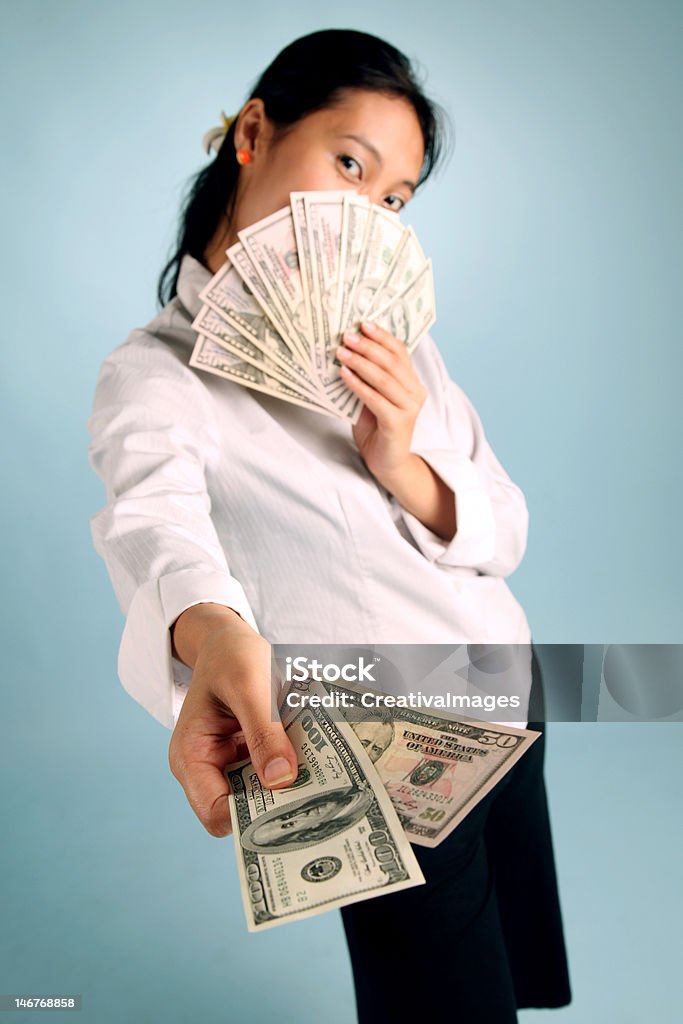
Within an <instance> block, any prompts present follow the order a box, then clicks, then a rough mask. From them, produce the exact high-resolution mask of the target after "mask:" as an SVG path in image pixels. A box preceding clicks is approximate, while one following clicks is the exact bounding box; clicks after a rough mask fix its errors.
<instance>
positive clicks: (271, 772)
mask: <svg viewBox="0 0 683 1024" xmlns="http://www.w3.org/2000/svg"><path fill="white" fill-rule="evenodd" d="M293 774H294V773H293V771H292V768H291V766H290V763H289V761H287V760H286V759H285V758H284V757H274V758H273V760H272V761H269V762H268V764H267V765H266V770H265V771H264V773H263V776H264V778H265V780H266V782H267V783H268V785H269V786H277V784H278V782H285V781H286V780H287V779H291V778H292V776H293Z"/></svg>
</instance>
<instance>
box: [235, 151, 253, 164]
mask: <svg viewBox="0 0 683 1024" xmlns="http://www.w3.org/2000/svg"><path fill="white" fill-rule="evenodd" d="M235 155H236V156H237V163H238V164H241V165H242V166H243V165H244V164H250V163H251V161H252V160H253V157H252V155H251V153H250V152H249V150H248V149H238V150H237V153H236V154H235Z"/></svg>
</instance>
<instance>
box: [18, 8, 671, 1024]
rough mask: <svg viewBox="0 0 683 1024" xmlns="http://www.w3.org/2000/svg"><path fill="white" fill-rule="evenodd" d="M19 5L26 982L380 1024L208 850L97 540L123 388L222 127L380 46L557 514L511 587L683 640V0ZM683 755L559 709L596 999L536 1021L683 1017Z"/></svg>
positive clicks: (462, 310) (566, 833) (450, 254)
mask: <svg viewBox="0 0 683 1024" xmlns="http://www.w3.org/2000/svg"><path fill="white" fill-rule="evenodd" d="M0 10H1V12H2V14H1V18H2V26H1V27H2V33H1V34H2V44H1V46H2V50H1V53H0V68H1V74H2V95H3V110H2V149H3V168H2V189H1V191H0V202H1V203H2V229H3V238H4V244H3V249H2V260H3V271H2V283H3V286H4V299H3V311H2V319H3V325H4V332H3V333H4V343H5V353H6V354H5V362H6V364H7V365H8V367H9V372H8V373H5V374H4V388H3V400H2V406H1V416H2V431H1V433H0V444H2V448H3V456H4V465H5V470H4V475H5V480H6V484H7V487H6V492H5V499H4V501H3V503H2V510H1V515H2V532H3V536H4V538H5V542H6V548H5V556H4V573H3V576H4V581H5V595H4V600H3V609H2V622H3V627H4V641H3V649H4V675H5V685H4V697H3V702H2V710H1V716H2V717H1V721H0V732H1V735H0V741H1V746H0V750H1V757H2V807H1V809H0V810H1V814H2V825H3V842H2V847H1V849H0V878H1V879H2V900H1V905H2V920H3V928H2V935H1V938H0V943H1V946H2V948H1V949H0V992H4V993H12V992H22V991H28V990H31V991H32V992H34V993H35V992H38V993H41V992H42V993H45V994H48V993H50V992H52V991H56V992H58V993H62V992H83V993H84V1004H85V1009H84V1011H83V1014H82V1016H81V1018H80V1019H81V1020H83V1021H88V1022H90V1021H92V1022H97V1024H108V1022H117V1024H118V1022H120V1021H121V1020H124V1019H127V1020H131V1021H135V1022H137V1021H161V1020H163V1021H166V1022H169V1024H177V1022H181V1021H197V1020H201V1021H204V1022H207V1024H212V1022H218V1021H239V1022H240V1024H260V1022H262V1021H267V1020H273V1019H276V1020H279V1021H297V1022H302V1024H307V1022H309V1021H311V1022H312V1021H314V1020H319V1019H325V1020H326V1021H327V1022H329V1024H351V1022H352V1021H353V1010H352V993H351V980H350V971H349V968H348V964H347V956H346V951H345V947H344V943H343V936H342V931H341V925H340V922H339V919H338V916H337V915H336V914H328V915H325V916H322V917H318V918H314V919H312V920H310V921H307V922H302V923H300V924H296V925H291V926H289V927H287V928H282V929H276V930H274V931H272V932H269V933H268V934H265V935H261V936H249V935H247V933H246V930H245V927H244V923H243V915H242V909H241V905H240V901H239V888H238V883H237V878H236V872H235V866H234V859H233V853H232V841H231V840H224V841H220V842H219V841H216V840H214V839H211V838H210V837H209V836H208V835H206V834H204V833H203V831H202V829H201V826H199V825H198V823H197V822H196V820H195V819H194V817H193V815H192V812H191V811H190V809H189V806H187V805H186V803H185V801H184V797H183V795H182V792H181V790H180V788H179V787H178V786H177V783H176V782H175V780H174V779H173V778H172V777H171V775H170V773H169V772H168V769H167V764H166V756H167V744H168V738H169V734H168V733H167V732H166V731H164V730H163V729H162V728H161V727H160V726H158V725H157V724H156V723H155V722H154V721H153V720H152V719H151V718H149V717H148V716H146V715H145V714H144V713H143V712H142V711H141V710H140V709H139V708H138V707H137V706H136V705H135V704H134V703H133V702H132V701H131V700H130V699H129V698H128V697H127V696H126V695H125V694H124V692H123V691H122V689H121V688H120V687H119V685H118V683H117V681H116V667H115V666H116V650H117V646H118V639H119V635H120V629H121V615H120V612H119V610H118V607H117V605H116V603H115V600H114V597H113V594H112V591H111V587H110V585H109V581H108V579H107V577H106V573H105V570H104V567H103V566H102V564H101V563H100V562H99V560H98V558H97V556H96V555H95V554H94V552H93V550H92V548H91V544H90V536H89V528H88V517H89V516H90V515H92V514H93V513H94V512H95V511H96V510H97V509H98V508H99V507H100V505H101V504H102V500H103V494H102V490H101V487H100V484H99V482H98V480H97V479H96V478H95V476H94V475H93V474H92V473H91V471H90V470H89V468H88V465H87V462H86V448H87V443H88V438H87V434H86V429H85V423H86V419H87V416H88V414H89V409H90V403H91V400H92V394H93V390H94V385H95V379H96V374H97V371H98V368H99V365H100V362H101V360H102V359H103V357H104V355H105V354H106V353H107V352H108V351H110V350H111V349H112V348H113V347H114V346H115V345H117V344H119V343H120V342H121V341H123V339H124V338H125V336H126V335H127V333H128V331H129V330H130V329H131V328H132V327H133V326H137V325H142V324H144V323H145V322H146V321H147V320H148V319H149V318H150V317H151V315H152V314H153V312H154V309H155V304H154V291H155V281H156V276H157V274H158V271H159V269H160V267H161V264H162V262H163V260H164V257H165V254H166V251H167V248H168V246H169V245H170V243H171V240H172V237H173V233H174V230H175V223H176V213H177V207H178V201H179V195H180V190H181V187H182V185H183V183H184V181H185V180H186V178H187V177H188V175H189V174H190V173H192V172H193V171H194V170H196V169H198V167H199V166H200V165H201V163H202V160H203V155H202V152H201V149H200V139H201V135H202V133H203V132H204V131H205V130H206V129H207V128H209V127H210V126H211V125H213V124H216V123H217V119H218V115H219V113H220V110H221V109H222V108H223V109H225V110H226V112H228V113H231V112H234V111H236V110H237V109H238V108H239V105H240V103H241V102H242V100H243V98H244V95H245V93H246V91H247V88H248V87H249V86H250V85H251V83H252V81H253V79H254V78H255V77H256V76H257V74H258V73H259V72H260V70H261V69H262V68H263V67H264V66H265V65H266V64H267V63H268V62H269V61H270V59H271V58H272V57H273V56H274V55H275V53H276V52H277V51H278V50H279V49H280V48H281V47H282V46H284V45H285V44H286V43H287V42H289V41H290V40H292V39H293V38H295V37H296V36H298V35H301V34H303V33H305V32H308V31H312V30H314V29H317V28H322V27H331V26H340V25H341V26H352V27H356V28H362V29H365V30H367V31H372V32H375V33H377V34H380V35H384V36H386V37H387V38H389V39H390V40H391V41H393V42H394V43H396V44H397V45H398V46H400V47H401V48H403V49H404V50H406V51H407V52H408V53H409V54H410V55H411V56H416V57H417V58H418V59H419V60H420V61H421V63H422V64H423V66H424V67H425V69H426V70H427V72H428V87H429V89H430V90H431V92H432V93H433V94H434V95H435V96H436V98H438V99H440V100H441V101H442V102H443V103H444V104H445V105H446V106H447V107H448V109H449V110H450V112H451V115H452V119H453V122H454V124H455V132H456V148H455V153H454V156H453V158H452V160H451V163H450V165H449V166H448V169H447V170H446V171H445V172H444V173H442V175H441V176H440V177H439V178H438V179H437V180H435V181H433V182H432V183H430V184H429V185H428V186H427V189H426V191H425V192H424V193H423V194H421V195H419V198H418V199H417V200H416V202H415V203H414V205H413V204H411V208H409V209H410V212H409V215H408V216H407V219H408V220H409V221H411V222H412V223H413V224H414V226H415V228H416V230H417V232H418V235H419V237H420V239H421V241H422V242H423V244H424V247H425V249H426V250H427V252H428V253H429V254H431V256H432V257H433V260H434V267H435V276H436V287H437V302H438V317H439V319H438V324H437V327H436V328H435V330H434V335H435V337H436V339H437V341H438V342H439V344H440V346H441V348H442V350H443V352H444V354H445V357H446V359H447V362H448V365H449V367H450V369H451V372H452V374H453V376H454V377H455V379H456V380H458V382H459V383H460V384H461V385H462V386H463V387H464V388H465V390H466V391H467V392H468V394H469V395H470V396H471V398H472V399H473V401H474V403H475V405H476V406H477V408H478V410H479V412H480V414H481V416H482V418H483V421H484V424H485V426H486V429H487V433H488V436H489V439H490V440H491V443H492V445H493V447H494V450H495V451H496V452H497V454H498V455H499V457H500V458H501V460H502V462H503V464H504V465H505V466H506V468H507V469H508V471H509V472H510V474H511V476H512V477H513V479H515V480H516V481H517V482H518V483H519V484H520V485H521V486H522V487H523V489H524V491H525V493H526V495H527V499H528V503H529V507H530V512H531V533H530V541H529V547H528V551H527V555H526V558H525V561H524V563H523V565H522V567H521V568H520V569H519V570H518V572H517V573H516V574H515V575H514V577H513V579H512V581H511V583H512V586H513V589H514V590H515V592H516V594H517V595H518V596H519V598H520V599H521V600H522V602H523V604H524V606H525V608H526V610H527V613H528V617H529V620H530V622H531V624H532V630H533V634H534V639H535V640H536V641H538V642H542V643H552V642H575V643H607V642H619V643H629V642H631V643H634V642H641V643H646V642H647V643H655V642H680V640H681V639H682V638H681V629H680V616H681V601H680V596H679V585H680V582H679V581H680V578H681V568H682V565H681V545H680V542H679V532H680V528H679V516H680V507H681V478H680V476H681V474H680V467H681V462H682V459H681V434H682V432H681V422H680V415H679V412H678V407H679V403H680V387H681V370H682V367H681V355H680V352H681V345H680V328H679V320H680V301H679V295H680V283H681V279H682V274H681V271H682V267H681V245H680V239H681V229H682V227H683V225H682V223H681V221H682V216H681V211H682V206H681V164H682V161H681V157H682V153H681V148H682V143H681V133H680V121H679V117H680V110H681V99H682V97H681V84H682V82H681V78H682V76H681V62H680V54H681V43H682V42H683V40H682V38H681V37H682V35H683V32H682V20H683V15H682V12H681V6H680V3H677V2H671V3H666V2H658V3H657V2H645V0H642V2H639V3H638V2H632V0H629V2H625V0H624V2H608V0H602V2H600V3H594V2H592V3H587V2H584V0H582V2H571V3H570V2H562V3H559V2H553V3H548V2H547V0H538V2H532V0H520V2H517V3H514V4H513V3H500V2H495V3H494V2H490V3H485V2H480V3H462V2H459V3H457V2H450V3H443V4H440V3H437V2H435V0H427V2H425V3H421V4H415V3H413V2H412V0H411V2H407V0H393V2H387V0H376V2H375V3H374V4H373V5H369V4H368V3H367V2H363V3H358V2H350V3H347V4H345V5H340V6H338V7H332V6H326V5H324V4H316V5H311V4H310V3H308V2H305V3H304V2H301V0H295V2H289V3H287V4H282V3H276V2H275V0H261V2H260V3H258V4H239V5H238V4H235V3H232V4H231V3H226V2H223V3H217V2H215V0H204V3H203V4H201V5H191V4H189V3H185V4H180V3H178V2H175V0H165V2H158V3H145V2H140V0H136V2H130V0H120V2H118V3H116V4H112V5H105V4H103V3H98V2H95V0H90V2H76V0H43V2H36V0H22V3H17V2H8V0H4V2H3V3H2V6H1V8H0ZM680 740H681V732H680V728H679V727H677V726H676V725H673V724H666V723H657V724H653V725H604V724H596V725H563V726H560V725H551V726H550V729H549V740H548V747H549V750H548V770H547V775H548V786H549V791H550V800H551V810H552V816H553V827H554V835H555V842H556V847H557V861H558V871H559V875H560V882H561V886H562V897H563V907H564V913H565V920H566V927H567V938H568V944H569V951H570V960H571V972H572V983H573V987H574V1002H573V1004H572V1005H571V1007H569V1008H568V1009H566V1010H563V1011H560V1012H559V1013H550V1012H544V1011H534V1012H533V1013H531V1012H529V1013H522V1014H521V1017H522V1018H523V1019H532V1018H533V1019H534V1020H538V1021H539V1022H541V1021H546V1020H562V1021H567V1024H570V1022H584V1021H585V1022H594V1021H598V1020H599V1021H604V1022H606V1024H609V1022H612V1021H615V1022H616V1021H619V1022H620V1024H628V1022H634V1024H635V1022H641V1021H642V1020H644V1019H646V1018H647V1019H648V1020H651V1021H657V1024H674V1022H675V1021H678V1020H680V999H679V995H678V993H677V991H676V980H677V976H678V972H679V969H680V965H679V958H678V955H677V950H679V949H680V933H679V921H680V910H681V900H680V876H679V859H680V842H681V827H680V821H681V820H682V816H681V799H680V787H679V785H678V781H677V776H680V770H681V743H680ZM407 926H409V923H407ZM387 941H390V937H389V936H387ZM415 941H416V950H417V952H418V953H419V952H420V951H419V947H420V943H421V937H420V936H418V935H416V937H415ZM421 962H422V956H421V955H417V956H416V965H419V964H420V963H421ZM416 970H419V967H416ZM436 980H437V981H439V982H440V983H443V984H444V986H445V987H446V988H447V987H448V980H447V979H436ZM431 981H432V982H433V981H435V979H431ZM425 1011H426V1014H427V1015H429V1013H430V1008H429V1006H428V1005H426V1006H425ZM14 1019H17V1020H19V1019H33V1018H32V1017H31V1018H28V1017H24V1015H17V1017H15V1018H14Z"/></svg>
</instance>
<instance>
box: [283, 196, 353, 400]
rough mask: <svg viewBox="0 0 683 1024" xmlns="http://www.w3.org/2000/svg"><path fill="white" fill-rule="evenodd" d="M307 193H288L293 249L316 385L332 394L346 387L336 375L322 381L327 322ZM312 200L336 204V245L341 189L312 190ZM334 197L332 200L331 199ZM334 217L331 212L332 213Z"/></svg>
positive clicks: (316, 235)
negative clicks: (308, 333)
mask: <svg viewBox="0 0 683 1024" xmlns="http://www.w3.org/2000/svg"><path fill="white" fill-rule="evenodd" d="M310 195H311V194H310V193H309V192H291V193H290V205H291V209H292V220H293V223H294V235H295V237H296V244H297V249H298V252H299V264H300V268H301V282H302V286H303V292H304V301H305V303H306V309H307V315H308V322H309V323H310V325H311V337H310V339H309V341H310V349H311V357H312V360H313V365H314V368H315V373H316V376H317V378H318V380H319V381H320V385H321V386H323V387H324V388H325V393H326V394H327V395H328V396H329V397H332V396H334V395H339V394H340V393H341V392H342V391H346V390H348V389H347V388H346V385H345V384H344V381H343V380H341V378H340V376H339V374H337V379H336V380H334V379H330V378H327V379H325V380H323V370H324V352H325V343H324V341H321V339H323V338H325V336H326V332H328V331H329V325H328V323H327V322H326V319H325V315H324V313H323V309H322V300H321V295H322V294H323V293H324V286H323V288H322V289H321V285H320V275H321V274H322V273H323V271H322V270H321V269H319V264H320V262H321V255H320V254H318V253H316V251H315V250H316V244H317V245H320V234H321V232H320V226H319V220H320V218H319V217H318V215H317V214H315V215H314V216H315V219H316V227H315V228H314V227H313V224H312V223H311V220H312V217H311V210H310V204H309V203H308V202H307V200H308V199H309V198H310ZM314 195H315V197H316V200H315V201H316V203H322V202H325V203H326V205H327V206H331V205H336V206H337V207H338V210H339V213H338V220H339V233H340V234H339V240H338V245H339V246H341V220H342V210H343V205H342V204H343V197H344V195H345V193H343V192H315V193H314ZM332 197H334V199H333V198H332ZM332 216H333V217H334V214H332ZM336 272H337V274H338V272H339V260H338V259H337V266H336ZM339 285H340V280H338V281H337V289H336V290H337V291H338V290H339Z"/></svg>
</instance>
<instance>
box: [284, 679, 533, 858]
mask: <svg viewBox="0 0 683 1024" xmlns="http://www.w3.org/2000/svg"><path fill="white" fill-rule="evenodd" d="M294 685H295V688H296V690H297V691H298V692H299V694H301V693H313V694H316V693H317V687H318V686H322V687H323V688H324V690H325V692H326V693H327V694H328V695H329V697H330V698H331V699H330V704H331V706H332V707H334V708H335V709H338V712H337V714H338V715H341V716H342V717H345V718H346V720H347V721H348V722H349V723H350V725H351V726H352V728H353V730H354V732H355V733H356V736H357V737H358V739H359V740H360V741H361V742H362V744H363V746H364V747H365V749H366V752H367V754H368V756H369V757H370V759H371V761H372V762H373V764H374V766H375V768H376V769H377V772H378V774H379V777H380V778H381V780H382V782H383V783H384V786H385V788H386V791H387V793H388V795H389V797H390V799H391V802H392V804H393V805H394V810H395V811H396V813H397V814H398V817H399V819H400V821H401V824H402V825H403V828H404V830H405V833H406V835H407V836H408V838H409V840H410V842H411V843H415V844H416V845H418V846H432V847H433V846H438V845H439V843H441V842H443V840H444V839H445V838H446V837H447V836H449V835H450V834H451V832H452V831H453V829H454V828H456V827H457V826H458V825H459V824H460V822H461V821H462V820H463V818H464V817H465V816H466V815H467V814H469V812H470V811H471V810H472V809H473V808H474V807H476V805H477V804H478V803H479V801H480V800H482V799H483V797H485V796H486V794H487V793H488V792H490V790H491V789H493V787H494V786H495V785H496V783H497V782H499V781H500V779H502V778H503V776H504V775H505V774H506V773H507V772H508V771H510V769H511V768H512V767H513V765H515V764H516V763H517V761H519V759H520V758H521V757H522V756H523V755H524V753H525V752H526V751H527V750H528V749H529V747H530V746H531V745H532V743H534V742H535V741H536V740H537V739H538V737H539V736H540V735H541V734H540V733H539V732H536V731H535V730H533V729H519V728H516V727H514V726H511V725H499V724H496V723H491V722H480V721H477V720H476V719H473V718H469V717H463V718H460V717H457V716H456V715H452V714H450V713H448V712H439V714H433V713H431V712H425V711H422V710H421V709H419V708H413V707H410V706H401V704H400V703H399V701H398V700H397V698H396V697H395V695H389V694H382V693H380V692H375V691H370V690H368V689H367V688H361V687H359V686H358V685H354V684H345V685H340V684H338V683H331V682H322V683H315V682H313V681H309V680H306V681H299V682H297V683H296V684H294ZM363 694H371V696H372V700H371V701H370V702H369V703H370V709H369V710H368V709H366V708H364V707H363V705H362V704H361V696H362V695H363ZM366 699H367V698H366ZM304 706H305V705H304Z"/></svg>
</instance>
